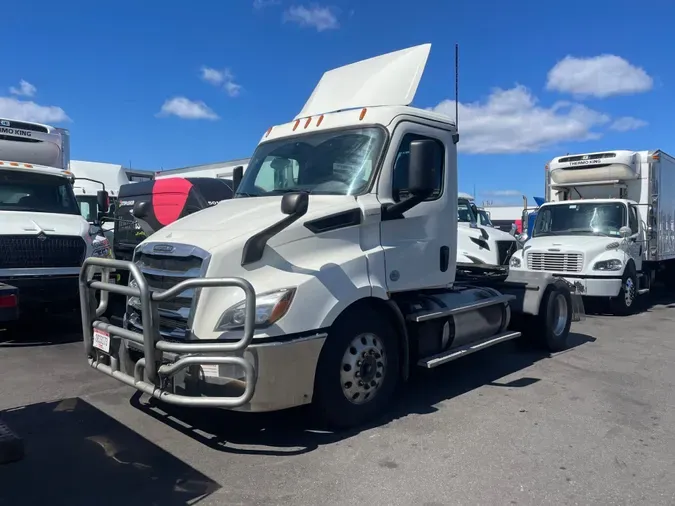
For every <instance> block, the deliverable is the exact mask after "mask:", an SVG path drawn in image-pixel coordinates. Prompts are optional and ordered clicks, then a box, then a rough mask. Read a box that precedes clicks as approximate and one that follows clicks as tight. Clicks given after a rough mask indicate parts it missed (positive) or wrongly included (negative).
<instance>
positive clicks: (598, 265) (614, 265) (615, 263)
mask: <svg viewBox="0 0 675 506" xmlns="http://www.w3.org/2000/svg"><path fill="white" fill-rule="evenodd" d="M622 267H623V262H622V261H621V260H617V259H616V258H613V259H612V260H602V261H601V262H595V265H593V270H594V271H620V270H621V268H622Z"/></svg>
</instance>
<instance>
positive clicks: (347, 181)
mask: <svg viewBox="0 0 675 506" xmlns="http://www.w3.org/2000/svg"><path fill="white" fill-rule="evenodd" d="M385 137H386V135H385V131H384V130H383V129H382V128H379V127H367V128H358V129H349V130H344V129H341V130H333V131H331V132H317V133H312V134H306V135H302V136H299V137H294V138H287V139H279V140H276V141H270V142H265V143H263V144H260V145H259V146H258V148H257V149H256V150H255V153H253V157H252V158H251V160H250V162H249V164H248V167H247V168H246V172H245V173H244V177H243V178H242V181H241V184H240V185H239V188H238V190H237V196H243V197H258V196H263V195H277V194H281V193H287V192H293V191H306V192H309V193H313V194H324V195H357V194H359V193H363V192H364V191H365V190H366V188H368V185H369V182H370V180H371V178H372V177H373V174H374V170H375V165H376V164H377V160H378V158H379V156H380V154H381V153H382V149H383V147H384V142H385Z"/></svg>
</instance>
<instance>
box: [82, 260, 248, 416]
mask: <svg viewBox="0 0 675 506" xmlns="http://www.w3.org/2000/svg"><path fill="white" fill-rule="evenodd" d="M94 268H99V269H100V270H97V272H96V273H99V272H100V275H101V281H97V280H95V279H94V274H95V272H94V270H95V269H94ZM113 269H117V270H127V271H129V273H130V275H131V278H132V279H134V280H135V281H136V285H137V287H131V286H122V285H117V284H112V283H110V282H109V281H110V271H111V270H113ZM79 286H80V306H81V312H82V333H83V338H84V348H85V352H86V355H87V359H88V361H89V365H90V366H91V367H93V368H94V369H96V370H98V371H101V372H102V373H104V374H107V375H108V376H111V377H113V378H115V379H117V380H119V381H121V382H122V383H125V384H127V385H129V386H131V387H134V388H136V389H137V390H139V391H141V392H143V393H146V394H148V395H151V396H152V397H154V398H156V399H159V400H161V401H163V402H167V403H169V404H175V405H179V406H188V407H220V408H236V407H240V406H243V405H245V404H247V403H248V402H249V401H250V400H251V399H252V397H253V394H254V393H255V382H256V373H255V370H254V367H253V365H252V363H251V362H249V361H248V360H246V359H245V358H243V357H238V356H233V355H232V354H233V353H236V352H242V351H243V350H245V349H246V348H247V347H248V346H249V345H250V344H251V342H252V340H253V334H254V331H255V306H256V296H255V290H254V289H253V286H252V285H251V284H250V283H249V282H248V281H246V280H245V279H243V278H191V279H186V280H184V281H181V282H180V283H178V284H176V285H175V286H173V287H171V288H169V289H168V290H164V291H161V292H158V291H151V290H150V288H149V285H148V282H147V280H146V279H145V277H144V276H143V273H142V272H141V270H140V269H139V267H138V266H137V265H136V264H134V263H133V262H129V261H126V260H115V259H111V258H95V257H90V258H87V259H85V261H84V263H83V265H82V269H81V270H80V277H79ZM225 286H231V287H238V288H241V289H242V290H243V291H244V293H245V300H246V320H245V322H244V333H243V336H242V338H241V339H239V340H238V341H236V342H228V343H213V342H210V343H199V342H180V343H177V342H171V341H167V340H164V339H162V338H161V334H160V330H159V308H158V303H160V302H164V301H168V300H171V299H174V298H176V297H177V296H178V295H180V294H181V293H182V292H184V291H185V290H188V289H195V288H211V287H225ZM96 290H100V293H101V296H100V302H99V303H98V306H96V296H95V294H96ZM109 293H116V294H120V295H126V296H127V297H138V298H139V300H140V305H141V311H142V313H141V321H142V326H143V332H142V333H139V332H134V331H132V330H129V329H125V328H122V327H118V326H116V325H112V324H110V323H106V322H104V321H101V320H100V319H99V318H100V317H101V316H102V315H103V314H104V313H105V311H106V309H107V307H108V296H109ZM93 329H98V330H101V331H103V332H107V333H108V334H109V336H110V353H105V352H103V351H100V350H98V349H97V348H94V336H93ZM113 340H117V341H118V343H115V344H120V345H121V344H123V341H132V342H134V343H136V344H139V345H141V346H142V347H143V355H144V356H143V357H142V358H140V359H139V360H138V361H137V362H136V365H135V367H134V374H133V376H132V375H130V374H128V373H127V372H125V371H123V370H120V357H119V349H121V348H122V347H121V346H113ZM163 352H167V353H174V354H177V357H176V361H175V362H173V363H170V364H162V365H159V366H158V364H161V362H162V353H163ZM200 353H216V354H217V353H223V354H225V355H223V356H217V355H216V356H211V355H206V356H205V355H198V354H200ZM106 357H107V358H108V359H109V360H106ZM106 362H109V364H108V363H106ZM202 364H203V365H215V364H217V365H222V364H225V365H233V366H239V367H241V368H242V369H243V371H244V373H245V388H244V392H243V393H242V394H241V395H240V396H238V397H233V396H231V397H213V396H211V397H209V396H200V397H197V396H188V395H181V394H176V393H174V392H171V391H168V390H167V389H166V388H165V385H166V383H167V380H168V379H170V378H172V377H174V376H175V375H176V374H177V373H178V372H180V371H182V370H184V369H186V368H187V367H190V366H196V365H202Z"/></svg>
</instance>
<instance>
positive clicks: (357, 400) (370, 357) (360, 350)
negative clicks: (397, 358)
mask: <svg viewBox="0 0 675 506" xmlns="http://www.w3.org/2000/svg"><path fill="white" fill-rule="evenodd" d="M386 371H387V357H386V355H385V349H384V344H383V343H382V340H381V339H380V338H379V337H377V336H376V335H375V334H360V335H358V336H356V337H355V338H354V339H353V340H352V342H351V343H350V344H349V346H348V347H347V350H346V351H345V354H344V355H343V356H342V362H341V363H340V383H341V384H342V393H343V394H344V395H345V397H346V398H347V399H348V400H349V401H350V402H352V403H353V404H364V403H366V402H370V401H372V400H373V398H375V396H376V395H377V392H378V391H379V390H380V387H381V385H382V381H383V380H384V376H385V373H386Z"/></svg>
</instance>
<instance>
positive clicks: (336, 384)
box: [313, 308, 400, 429]
mask: <svg viewBox="0 0 675 506" xmlns="http://www.w3.org/2000/svg"><path fill="white" fill-rule="evenodd" d="M385 316H386V315H382V314H380V313H379V312H377V311H375V310H372V309H365V308H359V309H355V310H351V311H348V313H346V314H343V315H341V316H340V318H339V319H338V320H337V321H336V322H335V324H334V325H333V327H332V328H331V330H330V331H329V333H328V337H327V338H326V343H325V344H324V348H323V350H322V351H321V356H320V357H319V364H318V367H317V371H316V379H315V385H314V402H313V404H314V408H315V409H316V410H317V412H318V413H319V415H320V416H321V418H322V419H323V420H324V422H325V423H326V424H327V425H329V426H331V427H334V428H338V429H346V428H350V427H355V426H358V425H362V424H364V423H366V422H368V421H370V420H372V419H374V418H375V417H377V416H378V415H380V414H381V413H383V412H384V411H385V409H386V408H387V407H388V406H389V404H390V402H391V400H392V398H393V396H394V393H395V391H396V387H397V385H398V383H399V379H400V351H399V343H398V338H397V332H396V329H395V328H394V327H393V326H392V324H391V323H390V322H389V321H388V320H387V319H386V318H385Z"/></svg>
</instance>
